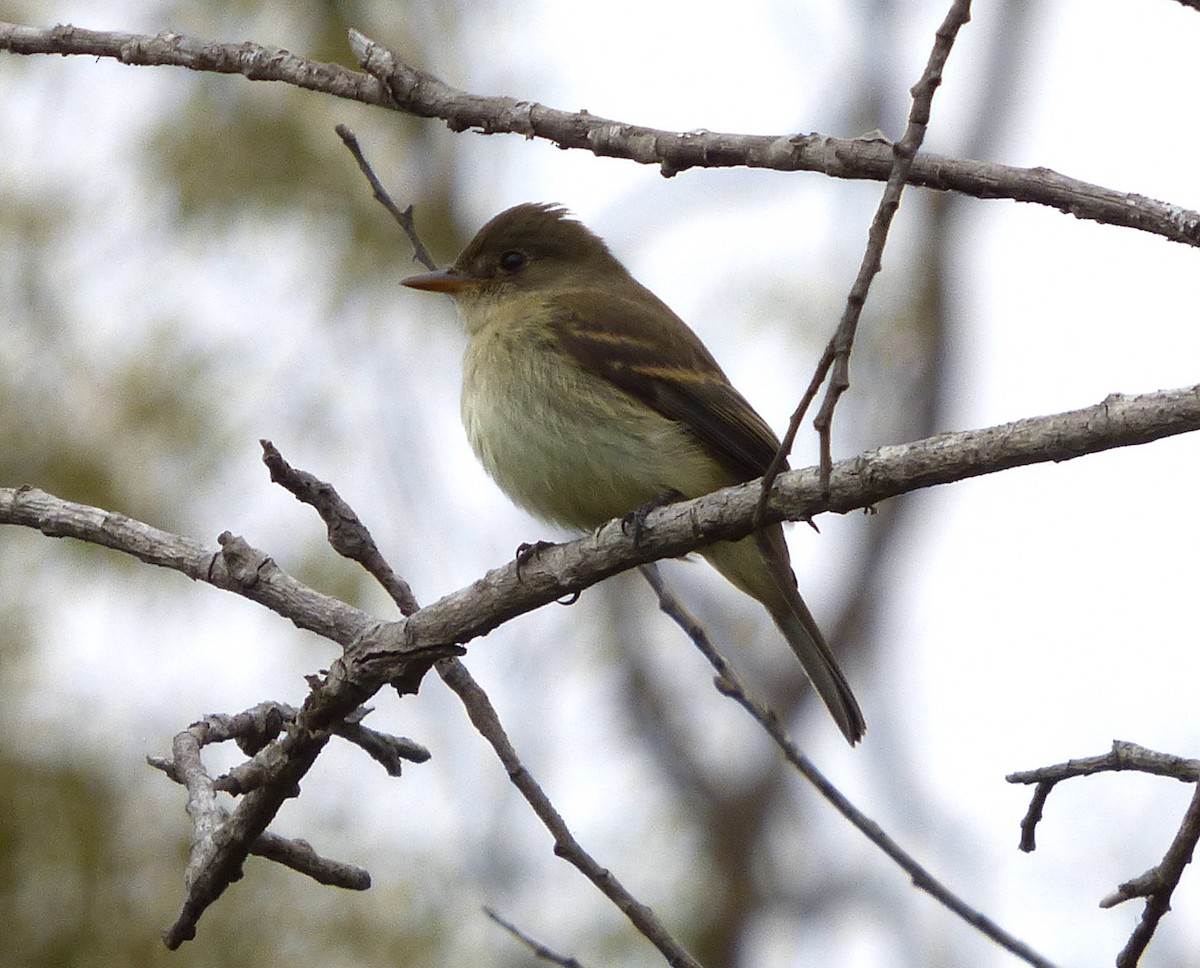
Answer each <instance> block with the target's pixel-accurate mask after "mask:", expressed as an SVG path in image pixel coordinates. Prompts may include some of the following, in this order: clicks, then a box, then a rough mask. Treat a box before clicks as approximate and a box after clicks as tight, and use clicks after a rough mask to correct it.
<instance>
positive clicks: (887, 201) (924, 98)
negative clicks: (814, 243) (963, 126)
mask: <svg viewBox="0 0 1200 968" xmlns="http://www.w3.org/2000/svg"><path fill="white" fill-rule="evenodd" d="M970 19H971V3H970V0H954V2H953V3H952V4H951V6H950V10H949V11H948V12H947V14H946V18H945V20H943V21H942V24H941V26H940V27H939V28H938V29H937V32H936V35H935V39H934V44H933V49H932V50H931V51H930V53H929V60H928V62H927V63H926V65H925V72H924V73H923V74H922V75H921V79H920V80H919V81H918V82H917V84H916V86H915V87H914V88H913V90H912V97H913V101H912V108H911V109H910V111H909V114H908V126H907V128H906V129H905V131H904V136H903V137H902V138H901V139H900V140H899V141H898V142H896V144H895V145H894V146H893V148H892V151H893V161H892V170H891V172H890V173H889V174H888V179H887V185H886V186H885V187H884V190H883V197H882V198H881V199H880V201H879V208H878V209H877V210H876V212H875V217H874V218H873V219H872V220H871V228H870V231H869V232H868V234H867V249H866V252H864V253H863V258H862V262H861V264H860V265H859V269H858V276H857V277H856V278H855V280H854V285H853V286H851V288H850V295H849V296H848V297H847V298H846V308H845V310H844V311H843V313H842V318H841V320H840V321H839V322H838V327H837V330H836V331H835V332H834V335H833V339H832V340H830V343H829V347H828V348H827V349H826V355H829V353H830V351H832V354H833V368H832V371H831V373H830V376H829V383H828V385H827V386H826V389H825V398H824V399H823V400H822V402H821V408H820V409H819V410H818V411H817V415H816V417H815V419H814V420H813V426H814V427H815V428H816V430H817V436H818V438H819V440H820V450H821V464H820V466H821V485H822V487H826V488H827V487H828V486H829V474H830V472H831V470H832V468H833V412H834V410H835V409H836V408H837V404H838V400H840V399H841V396H842V394H843V393H845V392H846V390H847V389H849V387H850V354H851V352H852V350H853V348H854V337H855V333H856V332H857V329H858V321H859V319H860V318H861V316H862V310H863V306H865V305H866V302H867V295H868V293H869V292H870V291H871V283H872V281H873V280H874V278H875V276H876V275H878V274H879V271H880V270H881V269H882V268H883V250H884V247H885V246H886V245H887V237H888V232H889V230H890V229H891V225H892V220H893V219H894V218H895V215H896V212H897V211H898V210H899V208H900V196H901V194H902V193H903V191H904V186H905V185H906V184H907V183H908V181H909V177H910V173H911V171H912V168H913V163H914V161H915V160H916V157H917V153H918V151H920V148H921V144H922V143H923V142H924V140H925V131H926V129H927V127H928V125H929V116H930V112H931V109H932V105H933V95H934V93H935V92H936V91H937V89H938V87H939V86H940V85H941V83H942V71H943V69H944V68H945V66H946V61H947V59H948V58H949V57H950V51H951V50H952V49H953V47H954V41H955V38H956V37H957V36H958V31H959V29H960V28H961V27H962V26H963V25H964V24H966V23H967V21H969V20H970ZM822 362H824V360H822ZM807 408H808V404H807V403H806V402H805V401H803V400H802V401H801V406H799V407H797V408H796V412H795V414H793V416H792V422H795V423H796V424H798V423H799V421H800V420H802V419H803V417H804V412H805V410H807ZM787 436H788V437H789V438H791V439H793V440H794V439H795V430H793V428H792V423H791V422H789V424H788V433H787ZM764 485H765V486H768V487H769V485H770V481H769V480H764Z"/></svg>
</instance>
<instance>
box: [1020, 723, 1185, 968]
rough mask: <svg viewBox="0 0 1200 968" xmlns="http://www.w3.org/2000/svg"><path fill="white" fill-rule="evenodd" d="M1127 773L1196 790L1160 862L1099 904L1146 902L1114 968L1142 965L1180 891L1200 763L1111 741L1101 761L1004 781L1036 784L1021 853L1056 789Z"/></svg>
mask: <svg viewBox="0 0 1200 968" xmlns="http://www.w3.org/2000/svg"><path fill="white" fill-rule="evenodd" d="M1126 770H1133V771H1136V772H1138V773H1149V774H1152V775H1154V776H1168V777H1172V778H1173V779H1176V780H1181V781H1183V782H1185V783H1192V784H1195V786H1196V789H1195V790H1194V791H1193V793H1192V799H1191V802H1190V803H1189V804H1188V808H1187V812H1186V813H1185V814H1184V818H1183V821H1182V822H1181V823H1180V825H1179V830H1178V831H1176V833H1175V837H1174V839H1172V841H1171V845H1170V847H1168V848H1167V852H1166V854H1164V855H1163V859H1162V860H1161V861H1160V862H1159V863H1158V864H1157V865H1155V866H1154V867H1152V868H1151V869H1150V870H1148V871H1146V872H1145V873H1144V874H1141V875H1139V876H1138V877H1135V878H1133V879H1132V880H1129V881H1126V882H1125V883H1123V884H1121V885H1120V886H1119V887H1118V888H1117V890H1116V891H1114V892H1113V893H1112V894H1110V895H1108V896H1107V897H1105V898H1104V899H1103V900H1101V902H1100V906H1101V907H1103V908H1109V907H1115V906H1116V905H1118V904H1121V903H1122V902H1124V901H1128V900H1131V899H1132V898H1135V897H1144V898H1145V899H1146V906H1145V908H1144V909H1143V911H1142V917H1141V920H1140V921H1139V922H1138V925H1137V927H1136V928H1134V930H1133V934H1131V935H1130V937H1129V941H1128V942H1126V944H1125V947H1124V948H1123V949H1122V950H1121V953H1120V954H1119V955H1118V956H1117V968H1135V966H1136V965H1137V963H1138V961H1139V960H1140V959H1141V956H1142V954H1143V953H1144V952H1145V950H1146V947H1147V946H1148V945H1149V944H1150V940H1151V938H1153V937H1154V932H1155V930H1156V929H1157V928H1158V923H1159V921H1161V920H1162V918H1163V915H1165V914H1166V913H1167V911H1169V910H1170V909H1171V896H1172V895H1173V894H1174V893H1175V888H1176V887H1178V886H1179V881H1180V879H1181V878H1182V877H1183V869H1184V868H1185V867H1186V866H1187V865H1188V864H1189V863H1190V862H1191V859H1192V854H1193V852H1194V851H1195V849H1196V844H1197V842H1200V782H1198V781H1200V760H1194V759H1185V758H1184V757H1181V756H1172V755H1170V754H1167V753H1157V752H1155V751H1154V750H1148V749H1146V748H1145V747H1143V746H1138V745H1137V744H1136V743H1129V742H1124V741H1121V740H1113V745H1112V749H1111V750H1110V751H1109V752H1108V753H1105V754H1103V755H1101V756H1089V757H1085V758H1082V759H1074V760H1068V761H1067V762H1066V763H1057V764H1055V765H1053V766H1045V767H1041V768H1039V769H1036V770H1025V771H1022V772H1020V773H1012V774H1010V775H1009V776H1008V777H1007V779H1008V781H1009V782H1010V783H1033V784H1036V787H1035V791H1034V796H1033V802H1032V803H1031V804H1030V806H1029V810H1028V811H1027V812H1026V814H1025V818H1024V819H1023V820H1022V821H1021V849H1022V850H1026V851H1030V850H1033V849H1034V846H1035V843H1034V830H1035V828H1036V826H1037V823H1038V821H1039V820H1040V819H1041V816H1042V809H1043V807H1044V806H1045V803H1046V799H1047V798H1048V797H1049V796H1050V791H1051V790H1053V789H1054V785H1055V784H1056V783H1059V782H1061V781H1063V780H1069V779H1072V778H1074V777H1081V776H1091V775H1093V774H1095V773H1115V772H1121V771H1126Z"/></svg>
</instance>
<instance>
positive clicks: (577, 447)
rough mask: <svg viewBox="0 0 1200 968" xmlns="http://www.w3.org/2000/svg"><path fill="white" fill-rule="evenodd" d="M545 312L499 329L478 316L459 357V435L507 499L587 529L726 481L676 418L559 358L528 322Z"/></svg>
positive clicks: (544, 333)
mask: <svg viewBox="0 0 1200 968" xmlns="http://www.w3.org/2000/svg"><path fill="white" fill-rule="evenodd" d="M544 312H545V310H544V309H543V308H542V307H541V306H540V305H539V304H537V303H536V302H531V303H530V305H528V306H527V307H526V312H525V314H524V315H523V317H522V322H521V323H520V324H518V325H504V326H500V325H494V324H493V322H494V321H492V320H488V319H487V318H486V317H484V316H477V318H475V319H473V320H471V323H472V324H474V325H470V326H469V331H470V332H472V333H473V336H472V339H471V341H470V343H469V345H468V347H467V351H466V355H465V357H464V360H463V390H462V420H463V425H464V427H465V428H466V431H467V437H468V439H469V440H470V442H471V446H472V448H473V449H474V451H475V454H476V455H477V456H478V458H479V460H480V461H481V462H482V464H483V466H484V468H485V469H486V470H487V472H488V474H490V475H491V477H492V478H493V479H494V480H495V481H496V483H497V484H498V485H499V486H500V488H501V489H502V490H503V491H504V492H505V493H506V494H507V495H508V496H509V497H510V498H511V499H512V500H513V501H514V502H516V503H517V504H519V505H521V506H522V507H524V508H525V509H526V510H528V511H530V512H531V513H532V514H534V515H536V516H537V517H539V518H542V519H543V520H546V521H550V522H554V523H557V524H561V525H565V526H567V527H571V528H575V529H578V530H589V529H591V528H595V527H598V526H599V525H601V524H603V523H604V522H605V521H608V520H609V519H611V518H614V517H618V516H620V515H623V514H625V513H627V512H629V511H632V510H634V509H636V508H638V507H640V506H641V505H643V504H645V503H646V502H647V501H650V500H653V499H655V498H657V497H660V496H662V495H663V494H664V493H666V492H668V491H671V490H677V491H679V492H681V493H683V494H684V495H686V496H689V497H692V496H698V495H700V494H703V493H706V492H708V491H710V490H713V489H715V488H717V487H720V486H722V485H723V484H726V483H729V481H728V479H727V475H726V474H725V472H723V471H722V470H721V468H720V467H719V465H717V463H716V462H715V461H714V460H712V458H711V457H709V456H708V454H707V453H706V452H705V451H704V450H703V449H702V448H701V447H700V445H699V444H698V443H697V442H696V441H695V439H694V438H693V437H692V436H691V435H690V434H689V433H688V432H687V431H686V430H684V429H683V428H681V427H680V426H679V425H678V424H677V423H675V422H674V421H671V420H668V419H667V418H665V417H663V416H661V415H660V414H658V413H656V412H655V411H654V410H652V409H650V408H649V407H647V406H646V405H644V404H642V403H641V402H640V401H637V400H635V399H634V398H633V397H631V396H629V395H628V394H626V393H625V392H624V391H622V390H620V389H618V388H617V387H615V386H613V385H612V384H610V383H609V382H608V381H606V380H603V379H602V378H600V377H597V376H594V375H592V374H589V373H586V372H584V371H583V370H581V369H579V367H578V366H576V365H575V364H574V362H573V361H571V360H570V359H569V358H567V357H566V356H564V355H562V354H561V352H559V351H558V350H557V348H556V347H555V345H554V343H553V341H552V340H551V339H550V337H549V335H548V330H547V329H546V328H545V327H541V326H538V325H536V323H535V322H531V320H536V319H537V318H538V316H539V314H540V313H544ZM509 320H511V317H509Z"/></svg>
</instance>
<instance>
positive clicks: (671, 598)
mask: <svg viewBox="0 0 1200 968" xmlns="http://www.w3.org/2000/svg"><path fill="white" fill-rule="evenodd" d="M641 572H642V576H643V577H644V578H645V579H646V581H647V582H649V583H650V587H651V588H653V589H654V593H655V595H657V596H658V604H659V608H661V609H662V611H663V612H664V613H665V614H666V615H668V616H669V617H670V618H671V619H672V620H674V622H675V623H676V624H677V625H678V626H679V627H680V628H681V629H683V631H684V633H686V635H687V636H688V638H690V639H691V640H692V643H693V644H694V645H695V646H696V648H698V649H699V650H700V652H701V654H702V655H703V656H704V658H706V659H707V660H708V662H709V664H710V665H711V666H712V667H713V669H715V670H716V673H717V674H716V677H715V678H714V680H713V683H714V685H715V686H716V688H717V691H718V692H720V693H721V694H722V695H723V696H727V697H729V698H730V699H732V700H733V701H734V702H736V703H737V704H738V705H739V706H741V707H742V709H744V710H745V711H746V712H747V713H749V714H750V716H751V717H752V718H753V719H754V721H755V722H756V723H758V725H759V726H761V727H762V729H763V732H765V733H766V734H767V735H768V736H769V737H770V738H771V741H772V742H773V743H774V744H775V745H776V746H777V747H778V748H779V751H780V752H781V753H782V754H783V757H784V759H785V760H786V761H787V762H788V763H789V764H791V766H792V768H793V769H794V770H795V771H796V772H797V773H799V774H800V775H801V776H802V777H804V779H805V780H807V781H808V783H809V785H810V786H812V787H813V789H815V790H816V791H817V793H819V794H820V795H821V796H822V797H824V799H825V801H826V802H827V803H828V804H829V805H830V806H831V807H833V809H835V810H836V811H837V812H838V813H840V814H841V815H842V816H843V817H845V818H846V820H847V821H848V822H849V823H850V825H851V826H853V827H854V828H855V829H856V830H857V831H858V832H859V833H861V834H862V835H863V836H864V837H866V838H867V840H869V841H870V842H871V843H872V844H874V845H875V846H876V847H878V848H879V849H880V850H881V851H882V852H883V853H884V854H885V855H886V856H887V857H888V858H889V859H890V860H891V861H892V862H893V863H895V864H896V866H897V867H899V868H900V869H901V870H902V871H904V873H905V874H907V875H908V876H909V877H910V878H911V879H912V883H913V886H914V887H916V888H917V889H918V890H921V891H924V892H925V893H926V894H928V895H929V896H930V897H932V898H933V899H934V900H935V901H937V902H938V903H939V904H941V905H943V906H944V907H946V908H947V909H948V910H949V911H951V912H952V913H953V914H955V915H956V916H957V917H959V918H961V919H962V920H963V921H965V922H966V923H967V924H969V925H971V927H973V928H975V929H976V930H977V931H979V933H980V934H982V935H983V936H984V937H986V938H989V939H990V940H992V941H994V942H995V943H996V944H998V945H1000V947H1002V948H1003V949H1004V950H1005V951H1008V952H1009V953H1010V954H1013V955H1015V956H1016V957H1018V958H1020V959H1021V960H1022V961H1024V962H1025V963H1026V964H1029V965H1034V966H1035V968H1054V966H1053V963H1052V962H1051V961H1049V960H1047V959H1046V958H1044V957H1042V956H1041V955H1040V954H1038V953H1037V952H1036V951H1034V950H1033V949H1032V948H1031V947H1029V945H1027V944H1026V943H1025V942H1024V941H1021V940H1020V939H1019V938H1017V937H1015V936H1013V935H1012V934H1010V933H1009V932H1007V931H1005V930H1004V929H1003V928H1002V927H1000V925H999V924H997V923H996V922H995V921H993V920H992V919H991V918H989V917H988V916H987V915H985V914H984V913H983V912H982V911H980V910H978V909H977V908H973V907H971V905H969V904H968V903H967V902H966V901H965V900H963V899H962V898H961V897H959V896H958V895H957V894H955V893H954V892H953V891H951V890H950V888H949V887H947V886H946V885H945V884H943V883H942V882H941V881H940V880H938V879H937V878H936V877H934V876H933V874H931V873H930V872H929V870H928V869H927V868H925V867H924V866H923V865H922V864H921V863H920V861H918V860H917V859H916V858H915V857H914V856H913V855H912V854H910V853H909V852H908V851H906V850H905V849H904V848H903V847H901V846H900V845H899V844H898V843H897V842H896V841H895V840H894V839H893V838H892V837H891V835H890V834H888V832H887V831H886V830H884V829H883V828H882V827H880V826H879V824H878V823H876V822H875V821H874V820H872V819H871V818H870V817H868V816H867V815H866V814H865V813H863V812H862V811H861V810H859V809H858V807H856V806H855V805H854V803H852V802H851V800H850V799H849V798H848V797H847V796H846V795H845V794H844V793H842V791H841V790H839V789H838V788H837V787H836V786H834V785H833V783H832V782H831V781H830V780H829V779H828V777H826V776H825V774H824V773H822V772H821V771H820V770H819V769H818V768H817V765H816V763H814V762H813V761H812V760H811V759H810V758H809V757H808V756H806V755H805V753H804V752H803V751H802V750H801V749H800V747H798V746H797V745H796V744H795V743H794V742H793V741H792V738H791V737H790V736H789V735H788V732H787V729H786V727H785V726H784V724H783V721H782V720H781V719H780V718H779V716H778V715H777V714H776V712H775V710H773V709H771V708H769V707H768V706H766V705H764V704H763V703H761V702H759V701H758V700H757V699H755V698H754V697H753V696H752V695H751V694H750V691H749V690H748V689H747V688H746V686H745V684H744V683H743V682H742V680H741V677H740V676H739V675H738V674H737V672H736V670H735V669H734V668H733V666H731V665H730V664H729V662H728V661H727V660H726V659H725V657H724V656H723V655H721V653H720V652H718V651H717V649H716V648H715V647H714V646H713V644H712V642H711V640H710V639H709V637H708V635H707V633H706V632H705V631H704V629H703V628H702V627H701V625H700V624H699V623H698V622H697V621H696V620H695V618H693V616H692V615H691V613H690V612H689V611H688V610H687V609H686V608H685V607H684V606H683V603H682V602H680V601H679V599H678V598H676V597H675V595H674V593H673V592H672V591H671V590H670V588H669V587H668V586H667V584H666V582H664V581H663V579H662V576H661V575H660V574H659V571H658V569H657V568H656V567H655V566H654V565H643V566H642V567H641Z"/></svg>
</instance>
